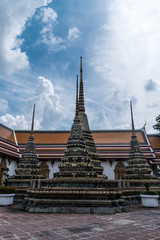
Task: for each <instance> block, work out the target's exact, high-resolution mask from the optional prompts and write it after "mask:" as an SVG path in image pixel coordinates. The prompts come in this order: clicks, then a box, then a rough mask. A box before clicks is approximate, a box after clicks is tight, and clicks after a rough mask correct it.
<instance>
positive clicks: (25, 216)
mask: <svg viewBox="0 0 160 240" xmlns="http://www.w3.org/2000/svg"><path fill="white" fill-rule="evenodd" d="M4 239H5V240H6V239H8V240H13V239H21V240H48V239H55V240H65V239H68V240H81V239H86V240H102V239H107V240H115V239H117V240H121V239H122V240H127V239H130V240H143V239H145V240H148V239H150V240H151V239H159V240H160V208H156V209H152V208H151V209H148V208H142V207H141V206H134V207H130V210H129V212H128V213H119V214H115V215H102V214H101V215H91V214H53V213H50V214H46V213H40V214H36V213H28V212H22V211H19V210H18V208H17V206H16V205H13V206H8V207H0V240H4Z"/></svg>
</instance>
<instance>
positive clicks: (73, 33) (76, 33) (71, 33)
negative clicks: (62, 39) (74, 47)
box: [67, 27, 80, 41]
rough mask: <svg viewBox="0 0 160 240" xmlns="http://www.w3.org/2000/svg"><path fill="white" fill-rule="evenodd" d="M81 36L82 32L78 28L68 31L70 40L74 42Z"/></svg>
mask: <svg viewBox="0 0 160 240" xmlns="http://www.w3.org/2000/svg"><path fill="white" fill-rule="evenodd" d="M79 35H80V31H79V29H78V28H77V27H73V28H69V30H68V37H67V38H68V40H71V41H72V40H73V39H76V38H78V37H79Z"/></svg>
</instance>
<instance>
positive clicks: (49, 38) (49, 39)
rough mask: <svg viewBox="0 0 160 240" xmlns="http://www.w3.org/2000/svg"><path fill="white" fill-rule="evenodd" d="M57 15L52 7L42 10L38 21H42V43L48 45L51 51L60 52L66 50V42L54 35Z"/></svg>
mask: <svg viewBox="0 0 160 240" xmlns="http://www.w3.org/2000/svg"><path fill="white" fill-rule="evenodd" d="M57 17H58V15H57V13H56V12H55V11H54V10H53V9H52V8H50V7H43V8H41V11H40V15H39V16H38V19H40V18H41V19H42V23H43V28H42V30H41V36H42V39H41V40H40V41H41V42H43V43H45V44H47V45H48V46H49V48H50V49H51V50H54V51H58V50H61V49H64V48H65V45H64V40H63V39H62V38H61V37H59V36H55V34H54V33H53V29H54V25H55V24H56V21H57Z"/></svg>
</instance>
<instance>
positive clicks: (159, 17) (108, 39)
mask: <svg viewBox="0 0 160 240" xmlns="http://www.w3.org/2000/svg"><path fill="white" fill-rule="evenodd" d="M104 8H106V13H107V14H106V16H107V17H106V19H104V25H103V26H102V27H101V29H100V32H99V35H97V37H95V41H94V45H91V46H90V47H91V48H92V52H91V51H90V52H91V53H90V58H89V62H90V63H91V66H93V67H94V69H95V71H96V72H97V73H98V75H99V79H101V80H100V81H101V84H102V86H103V89H102V91H104V88H105V87H106V95H107V98H106V99H105V98H104V99H103V104H104V105H105V106H108V107H111V106H112V102H114V93H115V92H117V91H118V92H120V93H121V94H120V95H119V96H118V98H117V100H116V101H117V103H118V102H121V103H122V105H121V106H120V108H119V109H117V110H116V109H115V111H114V112H113V113H114V114H116V118H117V120H118V121H121V122H122V124H126V123H127V121H130V118H128V119H126V117H129V107H126V108H125V109H123V110H122V108H123V101H127V100H128V101H129V99H130V98H131V97H132V96H134V97H135V98H136V99H137V102H136V104H135V105H134V113H135V114H134V115H135V125H136V126H137V127H141V126H143V123H144V120H145V119H146V120H147V128H148V129H152V125H153V124H154V123H155V120H154V119H155V116H156V115H158V114H159V109H158V106H157V108H156V107H155V108H149V107H148V106H151V103H152V102H153V103H156V102H160V95H159V90H160V89H159V88H160V87H159V83H158V82H159V80H160V67H159V62H160V55H159V52H160V44H159V41H160V25H159V24H158V23H159V22H160V14H159V13H160V1H159V0H153V1H150V0H141V1H139V0H130V1H126V0H122V1H119V0H114V1H111V2H110V4H108V5H107V4H106V5H105V6H104ZM148 79H154V83H155V90H156V91H149V92H146V90H145V86H146V81H148ZM109 96H110V99H109V101H107V100H108V98H109ZM121 113H123V114H121ZM114 118H115V116H114V115H110V121H112V126H115V127H116V124H117V122H116V121H117V120H116V118H115V119H114ZM153 131H154V130H153Z"/></svg>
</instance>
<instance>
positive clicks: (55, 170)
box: [52, 160, 60, 177]
mask: <svg viewBox="0 0 160 240" xmlns="http://www.w3.org/2000/svg"><path fill="white" fill-rule="evenodd" d="M59 164H60V161H58V160H55V161H54V164H53V173H56V172H59V167H58V165H59ZM52 177H53V174H52Z"/></svg>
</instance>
